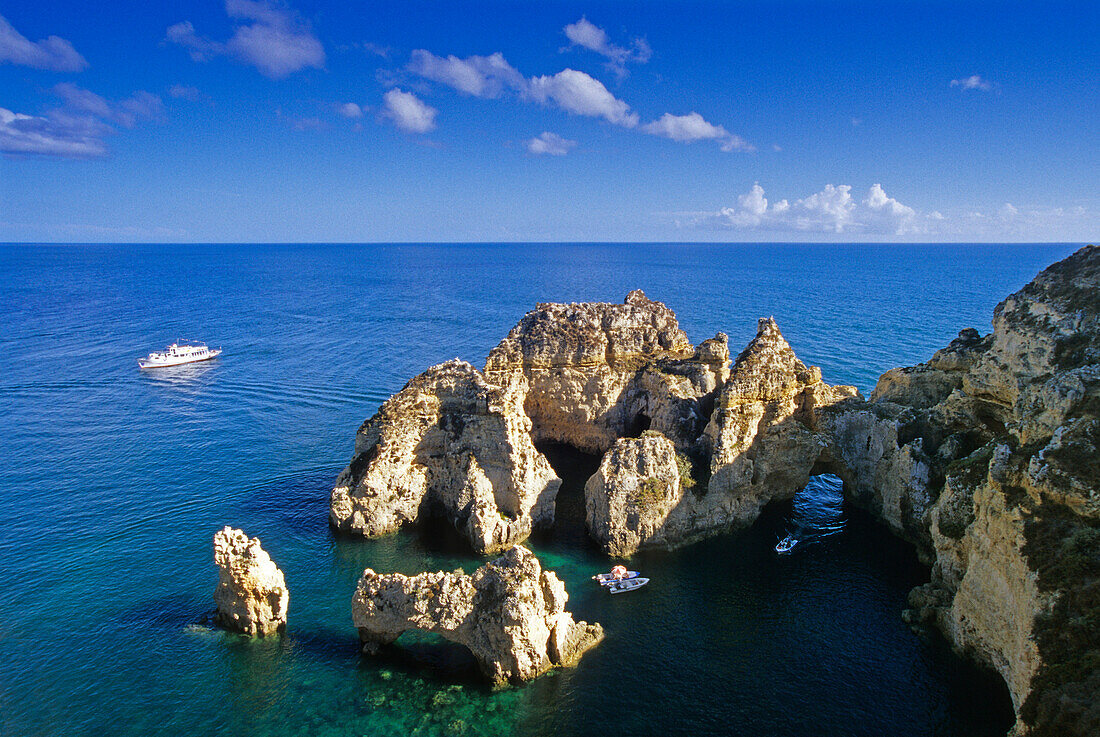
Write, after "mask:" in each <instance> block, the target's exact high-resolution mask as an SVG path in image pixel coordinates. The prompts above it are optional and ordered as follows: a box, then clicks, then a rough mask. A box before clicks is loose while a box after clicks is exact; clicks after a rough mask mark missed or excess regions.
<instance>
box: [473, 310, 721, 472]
mask: <svg viewBox="0 0 1100 737" xmlns="http://www.w3.org/2000/svg"><path fill="white" fill-rule="evenodd" d="M728 366H729V349H728V348H727V347H726V336H725V335H722V334H719V335H718V336H717V337H716V338H713V339H711V340H708V341H704V342H703V344H702V345H700V346H699V349H698V350H696V349H694V348H693V347H692V345H691V343H690V342H689V341H688V339H687V336H686V335H685V334H684V332H683V331H682V330H680V326H679V325H678V324H677V322H676V315H674V314H673V312H672V310H670V309H669V308H668V307H666V306H665V305H663V304H661V303H660V302H653V301H651V300H650V299H648V298H647V297H646V296H645V294H644V293H643V292H642V291H641V290H634V291H633V292H631V293H630V294H629V295H627V298H626V302H625V303H624V304H621V305H616V304H609V303H597V302H587V303H583V304H540V305H538V307H537V308H536V309H535V310H533V311H531V312H529V313H527V315H526V316H524V318H523V319H522V320H521V321H520V323H519V324H518V325H516V326H515V327H514V328H512V331H511V332H510V333H508V336H507V337H506V338H505V339H504V340H502V341H501V342H500V343H499V344H498V345H497V346H496V347H495V348H493V350H492V351H491V352H490V353H489V358H488V359H487V361H486V362H485V375H486V377H487V378H488V379H489V380H490V381H492V382H494V383H496V384H499V385H501V386H508V387H515V388H516V391H518V392H519V393H521V394H522V395H523V396H524V403H523V406H524V410H525V411H526V413H527V415H528V416H529V417H530V418H531V422H532V425H533V433H534V438H535V440H536V441H543V440H552V441H556V442H560V443H567V444H568V445H571V446H573V447H574V448H577V449H578V450H582V451H585V452H589V453H603V452H604V451H606V450H607V449H608V448H610V447H611V446H612V445H613V444H614V443H615V441H616V440H617V439H618V438H620V437H624V436H637V435H638V434H639V433H641V432H642V431H643V430H646V429H654V430H658V431H660V432H662V433H664V434H665V435H667V436H668V437H670V438H672V439H673V440H674V441H676V442H677V443H678V444H679V445H681V446H686V445H688V444H690V443H691V442H693V441H694V440H695V438H696V437H697V436H698V435H699V433H700V432H701V431H702V429H703V426H704V425H705V424H706V418H705V416H704V412H703V411H702V410H701V408H700V402H701V401H702V402H703V403H704V404H705V402H706V400H707V398H708V397H709V396H711V395H712V394H713V392H714V391H715V389H716V388H717V387H718V385H719V384H721V383H722V381H723V380H724V379H725V376H726V373H727V371H728Z"/></svg>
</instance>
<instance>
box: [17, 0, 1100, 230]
mask: <svg viewBox="0 0 1100 737" xmlns="http://www.w3.org/2000/svg"><path fill="white" fill-rule="evenodd" d="M1098 39H1100V3H1097V2H1095V1H1089V2H1044V3H1036V2H1027V3H1014V2H996V3H995V2H966V1H965V0H956V1H955V2H949V3H947V2H945V3H932V2H908V1H903V0H899V1H895V2H882V1H881V0H879V1H878V2H833V1H830V2H826V1H821V2H776V1H772V2H660V3H658V2H648V1H644V0H642V1H639V0H633V1H631V2H624V1H619V0H597V1H591V0H590V1H589V2H587V3H574V2H555V1H553V0H545V1H543V2H537V3H535V2H518V1H512V2H489V1H484V2H460V1H454V2H450V1H448V2H443V1H442V0H431V1H429V2H421V1H419V0H400V1H398V2H387V1H382V0H380V1H377V2H370V3H363V4H357V3H346V2H339V3H337V2H331V0H286V1H285V2H284V1H283V0H279V1H275V0H210V1H209V2H180V1H179V0H163V1H162V2H157V3H149V2H147V0H141V1H140V2H139V1H131V0H113V1H112V2H107V3H88V2H79V3H77V2H57V1H56V0H34V2H31V0H14V2H12V0H7V1H6V2H0V242H130V241H137V242H417V241H431V242H457V241H676V242H710V241H716V242H743V241H808V242H833V241H838V242H871V241H875V242H882V241H885V242H894V241H897V242H907V241H915V242H926V241H947V242H952V241H959V242H978V241H989V242H1020V241H1023V242H1028V241H1052V242H1086V241H1095V240H1096V239H1097V234H1098V233H1100V186H1098V183H1097V172H1098V171H1100V40H1098Z"/></svg>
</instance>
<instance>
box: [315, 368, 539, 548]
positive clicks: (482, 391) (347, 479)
mask: <svg viewBox="0 0 1100 737" xmlns="http://www.w3.org/2000/svg"><path fill="white" fill-rule="evenodd" d="M530 430H531V423H530V420H528V419H527V415H526V414H524V412H523V408H522V399H521V398H520V397H519V396H518V395H516V394H515V393H510V392H507V391H505V390H504V389H501V388H500V387H497V386H494V385H492V384H490V383H488V382H487V381H486V380H485V378H484V377H483V376H482V374H481V372H480V371H478V370H477V369H476V368H474V367H473V366H471V365H470V364H468V363H466V362H464V361H459V360H457V359H455V360H453V361H448V362H447V363H442V364H439V365H438V366H433V367H432V368H430V369H428V370H427V371H425V372H424V373H423V374H421V375H420V376H417V377H416V378H414V379H413V380H412V381H410V382H409V383H408V384H406V385H405V388H404V389H402V390H401V391H400V392H398V393H397V394H395V395H394V396H393V397H391V398H390V399H389V400H387V401H386V402H385V403H384V404H383V405H382V407H381V409H379V410H378V413H377V414H376V415H375V416H374V417H372V418H371V419H370V420H368V421H367V422H366V423H364V424H363V426H362V427H361V428H360V429H359V434H358V436H357V437H356V441H355V457H354V458H353V459H352V461H351V463H350V464H349V465H348V467H347V468H346V469H345V470H344V472H343V473H341V474H340V476H339V478H338V479H337V481H336V486H335V488H334V489H333V492H332V498H331V504H330V515H329V517H330V521H331V523H332V525H333V527H335V528H337V529H339V530H343V531H347V532H355V533H359V534H362V535H367V536H375V535H381V534H385V533H388V532H393V531H394V530H396V529H398V528H399V527H401V526H402V525H404V524H407V523H411V522H415V521H417V520H418V519H420V518H421V516H423V515H429V514H441V515H443V516H444V517H446V518H447V519H448V520H449V521H450V522H452V523H453V524H454V525H455V527H456V528H457V529H458V530H459V531H460V532H461V533H462V534H463V535H464V536H465V537H466V539H467V540H469V542H470V545H471V547H473V549H474V550H475V551H477V552H478V553H494V552H497V551H500V550H504V549H507V548H509V547H511V546H512V545H514V544H516V543H517V542H522V541H523V540H525V539H526V538H527V536H528V535H529V534H530V533H531V529H532V527H533V526H534V525H536V524H547V523H549V522H552V521H553V519H554V497H555V496H556V495H557V491H558V487H559V486H560V485H561V480H560V479H559V478H558V477H557V476H555V475H554V471H553V469H552V468H550V464H549V462H547V460H546V458H545V457H544V456H543V455H542V454H541V453H539V452H538V451H537V450H535V446H534V445H533V444H532V442H531V434H530Z"/></svg>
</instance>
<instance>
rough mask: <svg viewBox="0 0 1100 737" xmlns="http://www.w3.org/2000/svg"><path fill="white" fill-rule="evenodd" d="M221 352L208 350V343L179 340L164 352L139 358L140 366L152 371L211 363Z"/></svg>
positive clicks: (218, 349)
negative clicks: (196, 363) (197, 362)
mask: <svg viewBox="0 0 1100 737" xmlns="http://www.w3.org/2000/svg"><path fill="white" fill-rule="evenodd" d="M221 352H222V349H221V348H208V347H207V345H206V343H200V342H199V341H197V340H179V341H176V342H175V343H173V344H172V345H170V346H168V347H167V348H165V349H164V350H163V351H153V352H152V353H150V354H149V355H148V356H146V357H145V358H139V359H138V366H140V367H141V368H143V369H151V368H164V367H166V366H179V365H180V364H184V363H195V362H196V361H209V360H210V359H211V358H214V357H216V356H220V355H221Z"/></svg>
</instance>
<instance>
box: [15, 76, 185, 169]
mask: <svg viewBox="0 0 1100 737" xmlns="http://www.w3.org/2000/svg"><path fill="white" fill-rule="evenodd" d="M53 92H54V94H55V95H57V96H58V97H60V98H61V99H62V100H63V101H64V104H63V105H62V106H61V107H57V108H52V109H50V110H47V111H46V112H45V113H43V114H42V115H27V114H24V113H16V112H13V111H11V110H8V109H6V108H0V152H2V153H5V154H8V155H38V156H58V157H62V158H77V159H84V158H95V157H99V156H105V155H106V154H107V144H106V142H105V140H104V139H105V138H106V137H107V136H109V135H111V134H113V133H116V132H117V129H116V127H115V126H122V127H125V128H132V127H134V126H135V125H136V124H137V123H138V122H139V121H142V120H154V119H157V118H160V117H161V116H162V115H163V112H164V105H163V103H162V102H161V99H160V98H159V97H157V96H156V95H153V94H151V93H149V92H145V91H144V90H141V91H138V92H135V93H134V94H133V95H131V96H130V97H128V98H126V99H125V100H120V101H117V102H111V101H109V100H107V99H105V98H103V97H100V96H99V95H97V94H95V93H94V92H89V91H88V90H85V89H82V88H80V87H77V86H76V85H74V84H70V83H68V82H65V83H62V84H58V85H55V86H54V88H53Z"/></svg>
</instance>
